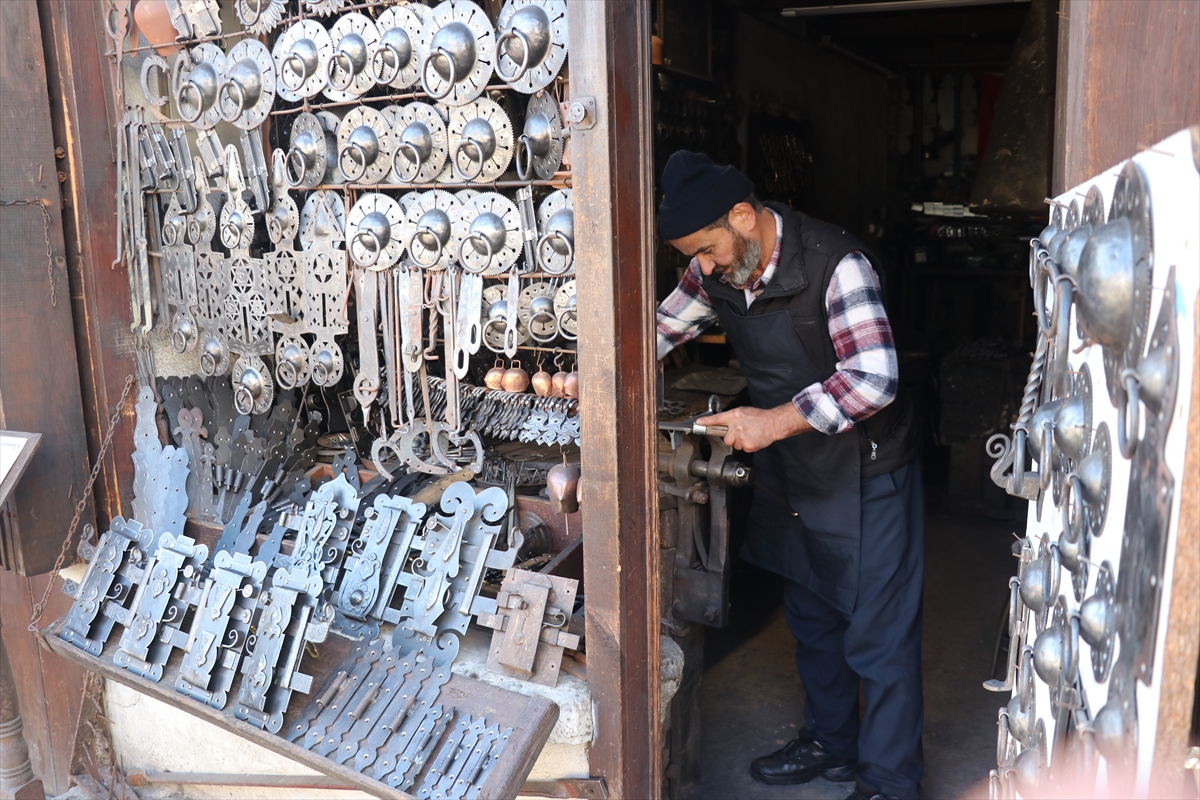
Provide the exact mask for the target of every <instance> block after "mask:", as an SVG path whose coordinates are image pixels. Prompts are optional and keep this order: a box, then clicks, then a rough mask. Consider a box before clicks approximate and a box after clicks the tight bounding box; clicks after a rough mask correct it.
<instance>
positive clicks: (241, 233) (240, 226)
mask: <svg viewBox="0 0 1200 800" xmlns="http://www.w3.org/2000/svg"><path fill="white" fill-rule="evenodd" d="M253 240H254V214H253V213H251V211H250V206H248V205H246V201H245V200H243V199H242V198H240V197H233V198H231V199H229V200H228V201H226V203H225V205H224V206H223V207H222V208H221V244H223V245H225V247H226V248H228V249H229V250H248V249H249V248H250V242H252V241H253Z"/></svg>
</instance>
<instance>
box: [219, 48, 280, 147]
mask: <svg viewBox="0 0 1200 800" xmlns="http://www.w3.org/2000/svg"><path fill="white" fill-rule="evenodd" d="M226 63H227V69H228V74H227V77H226V78H225V80H224V81H222V82H221V85H220V87H219V88H218V89H217V110H218V111H219V112H220V114H221V119H223V120H225V121H226V122H229V123H232V124H233V125H234V126H235V127H238V128H241V129H242V130H244V131H248V130H250V129H252V128H257V127H258V126H259V125H262V124H263V121H264V120H266V118H267V114H268V113H270V111H271V106H272V105H273V104H274V103H275V63H274V62H273V61H272V60H271V54H270V52H268V51H267V46H266V45H265V44H263V43H262V42H260V41H258V40H257V39H242V40H241V41H240V42H238V43H237V44H235V45H234V46H233V49H232V50H230V51H229V55H228V57H227V62H226Z"/></svg>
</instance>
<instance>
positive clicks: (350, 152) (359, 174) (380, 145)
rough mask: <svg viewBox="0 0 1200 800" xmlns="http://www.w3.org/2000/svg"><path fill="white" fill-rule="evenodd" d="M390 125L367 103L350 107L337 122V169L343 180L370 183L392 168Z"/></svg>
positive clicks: (385, 174)
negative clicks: (344, 115)
mask: <svg viewBox="0 0 1200 800" xmlns="http://www.w3.org/2000/svg"><path fill="white" fill-rule="evenodd" d="M392 149H393V134H392V126H391V125H390V124H388V121H387V118H386V117H384V115H383V114H382V113H380V112H379V111H377V110H376V109H374V108H370V107H368V106H356V107H355V108H352V109H350V113H348V114H347V115H346V117H345V119H343V120H342V124H341V125H339V126H338V157H337V165H338V170H339V171H340V172H341V173H342V177H344V178H345V179H346V182H347V183H360V184H367V185H374V184H376V183H379V182H380V181H382V180H383V179H384V178H385V177H387V174H388V173H389V172H391V170H392Z"/></svg>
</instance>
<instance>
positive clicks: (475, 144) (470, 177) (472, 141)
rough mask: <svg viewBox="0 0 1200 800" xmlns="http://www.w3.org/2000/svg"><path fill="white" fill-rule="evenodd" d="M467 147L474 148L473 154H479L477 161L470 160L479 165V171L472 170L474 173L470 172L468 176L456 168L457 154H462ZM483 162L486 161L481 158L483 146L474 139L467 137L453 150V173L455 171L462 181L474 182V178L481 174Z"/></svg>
mask: <svg viewBox="0 0 1200 800" xmlns="http://www.w3.org/2000/svg"><path fill="white" fill-rule="evenodd" d="M467 147H474V148H475V152H476V153H478V154H479V158H478V160H476V159H471V160H472V161H473V162H476V163H478V164H479V169H477V170H474V171H473V172H471V173H470V174H467V173H466V172H463V171H462V170H461V169H459V167H458V154H459V153H461V152H462V151H463V150H464V149H466V148H467ZM468 158H470V156H468ZM485 160H486V159H484V157H483V145H481V144H480V143H479V141H478V140H476V139H472V138H470V137H467V138H466V139H463V140H462V141H460V142H459V143H458V147H455V148H454V159H453V161H454V171H455V172H457V173H458V177H460V178H462V179H463V180H464V181H473V180H475V179H476V178H478V177H479V176H480V175H482V174H483V164H484V161H485Z"/></svg>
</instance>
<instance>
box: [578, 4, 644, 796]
mask: <svg viewBox="0 0 1200 800" xmlns="http://www.w3.org/2000/svg"><path fill="white" fill-rule="evenodd" d="M567 14H568V22H569V27H570V52H571V65H570V69H571V75H570V80H571V99H572V100H579V99H581V98H583V97H590V98H594V100H595V108H596V109H597V113H596V114H595V118H594V120H591V121H592V122H594V125H593V126H592V127H587V128H585V127H579V126H576V127H575V128H574V129H573V130H572V136H571V157H572V172H573V181H572V185H573V192H574V202H575V230H576V240H575V252H576V256H575V263H576V271H577V274H578V285H579V319H580V332H581V335H580V338H579V372H580V378H581V393H582V403H581V406H582V409H583V410H582V415H583V419H582V432H583V437H582V465H583V481H582V483H583V503H582V506H581V511H582V515H583V537H584V545H583V547H584V555H583V561H584V574H585V578H586V583H587V595H586V597H587V605H586V609H587V611H586V619H587V641H588V676H589V686H590V688H591V691H592V697H593V702H594V705H595V709H596V734H595V740H594V742H593V744H592V748H591V771H592V774H593V775H595V776H599V777H603V778H604V779H605V780H606V782H607V785H608V788H609V792H610V795H611V796H612V797H614V798H624V797H627V798H651V797H657V796H658V795H659V794H660V792H661V773H662V769H661V764H660V762H661V752H660V738H661V734H660V731H661V722H660V720H659V668H660V661H661V655H660V651H659V619H658V586H657V575H658V544H657V525H658V511H657V503H658V498H657V494H656V491H655V486H656V480H655V475H656V471H655V470H656V466H655V464H656V450H657V445H656V441H655V436H656V432H655V430H654V420H655V405H656V401H655V397H654V388H653V387H654V385H655V384H654V349H653V348H654V297H655V292H654V286H653V284H652V280H653V270H652V268H651V267H652V263H653V261H652V259H653V252H652V248H653V243H654V236H653V229H652V227H651V226H652V213H653V212H652V202H653V197H652V195H653V188H652V187H653V175H651V169H652V167H651V164H652V154H653V150H652V143H651V139H650V77H651V76H650V53H649V46H650V19H649V17H650V8H649V4H648V3H646V2H637V3H628V2H619V3H618V2H608V3H598V2H591V3H569V4H568V5H567Z"/></svg>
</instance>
